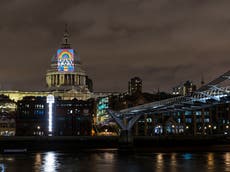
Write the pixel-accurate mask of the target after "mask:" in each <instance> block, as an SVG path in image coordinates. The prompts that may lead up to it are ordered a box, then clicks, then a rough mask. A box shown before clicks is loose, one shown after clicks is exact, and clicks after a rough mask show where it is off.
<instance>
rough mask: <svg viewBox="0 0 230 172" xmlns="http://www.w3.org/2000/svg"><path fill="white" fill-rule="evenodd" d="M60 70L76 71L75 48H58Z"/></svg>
mask: <svg viewBox="0 0 230 172" xmlns="http://www.w3.org/2000/svg"><path fill="white" fill-rule="evenodd" d="M57 58H58V71H59V72H60V71H61V72H72V71H74V50H73V49H58V50H57Z"/></svg>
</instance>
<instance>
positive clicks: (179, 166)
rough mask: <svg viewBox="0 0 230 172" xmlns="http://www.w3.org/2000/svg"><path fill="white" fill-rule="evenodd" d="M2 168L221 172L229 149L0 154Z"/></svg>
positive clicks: (229, 163) (228, 165) (228, 162)
mask: <svg viewBox="0 0 230 172" xmlns="http://www.w3.org/2000/svg"><path fill="white" fill-rule="evenodd" d="M5 171H7V172H8V171H9V172H11V171H12V172H14V171H21V172H24V171H35V172H40V171H42V172H57V171H65V172H68V171H71V172H72V171H84V172H87V171H93V172H99V171H103V172H104V171H110V172H116V171H125V172H126V171H127V172H128V171H132V172H138V171H156V172H164V171H167V172H168V171H171V172H177V171H186V172H194V171H197V172H198V171H202V172H210V171H213V172H214V171H219V172H222V171H230V152H226V153H217V152H216V153H214V152H203V153H151V152H144V153H143V152H142V153H131V154H124V153H122V154H120V153H119V152H117V151H91V152H90V151H88V152H77V153H59V152H40V153H39V152H38V153H31V154H18V155H10V154H9V155H0V172H5Z"/></svg>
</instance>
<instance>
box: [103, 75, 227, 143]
mask: <svg viewBox="0 0 230 172" xmlns="http://www.w3.org/2000/svg"><path fill="white" fill-rule="evenodd" d="M229 80H230V71H228V72H226V73H224V74H222V75H221V76H219V77H217V78H216V79H214V80H213V81H211V82H209V83H207V84H206V85H203V86H202V87H201V88H199V89H198V90H197V91H196V92H194V93H192V94H191V95H187V96H178V97H174V98H169V99H165V100H161V101H155V102H152V103H147V104H143V105H139V106H135V107H131V108H127V109H123V110H120V111H113V110H110V109H108V110H107V112H108V114H109V115H110V119H111V118H112V119H113V120H115V122H116V124H117V125H118V126H119V128H120V136H121V138H122V139H124V140H123V141H124V142H130V141H131V140H132V136H133V135H134V136H137V135H144V136H150V135H151V136H152V135H192V136H195V135H214V134H216V135H217V134H226V135H228V134H229V131H230V130H229V129H230V124H229V122H230V104H229V101H230V85H229V84H228V81H229ZM138 121H139V122H138ZM140 130H141V131H142V133H138V132H139V131H140Z"/></svg>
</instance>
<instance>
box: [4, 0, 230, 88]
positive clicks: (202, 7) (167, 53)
mask: <svg viewBox="0 0 230 172" xmlns="http://www.w3.org/2000/svg"><path fill="white" fill-rule="evenodd" d="M229 9H230V1H229V0H221V1H218V0H65V1H64V0H63V1H60V0H43V1H41V0H0V21H1V22H0V50H1V55H0V60H1V62H0V84H1V88H2V89H15V90H42V89H44V88H45V74H46V70H47V69H48V67H49V65H50V60H51V57H52V55H53V54H55V53H56V50H57V48H59V45H60V42H61V40H62V35H63V32H64V26H65V23H68V25H69V28H70V32H71V43H72V46H73V48H76V49H78V50H79V52H80V57H81V61H82V64H83V68H84V69H85V70H86V72H87V74H88V75H89V76H90V77H91V78H92V79H93V81H94V88H95V91H125V90H127V82H128V80H129V79H130V78H131V77H133V76H139V77H140V78H142V80H143V85H144V90H145V91H149V92H153V91H156V90H157V88H160V90H164V91H170V90H171V87H173V86H176V85H178V84H179V83H182V82H184V81H186V80H188V79H190V80H192V81H194V82H195V83H197V84H198V85H199V83H200V78H201V76H202V75H204V79H205V80H206V81H209V80H211V79H214V78H215V77H216V76H218V75H220V74H222V73H224V72H225V71H227V70H228V69H229V64H230V58H229V56H230V11H229Z"/></svg>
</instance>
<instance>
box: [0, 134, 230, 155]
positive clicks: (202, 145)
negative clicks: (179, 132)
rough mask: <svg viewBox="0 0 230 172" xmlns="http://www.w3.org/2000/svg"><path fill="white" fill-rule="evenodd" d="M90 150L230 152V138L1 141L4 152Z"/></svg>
mask: <svg viewBox="0 0 230 172" xmlns="http://www.w3.org/2000/svg"><path fill="white" fill-rule="evenodd" d="M83 149H84V150H87V149H119V150H124V151H126V150H131V151H132V150H136V151H139V150H140V151H141V150H143V151H144V150H152V151H166V152H168V151H186V150H189V151H230V138H229V137H227V136H224V135H223V136H138V137H133V142H132V143H129V144H126V143H121V142H120V138H119V137H118V136H95V137H91V136H58V137H55V136H52V137H29V136H28V137H24V136H23V137H20V136H17V137H16V136H15V137H0V150H1V152H4V150H7V151H9V150H17V151H18V150H26V151H29V152H30V151H79V150H83Z"/></svg>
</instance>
